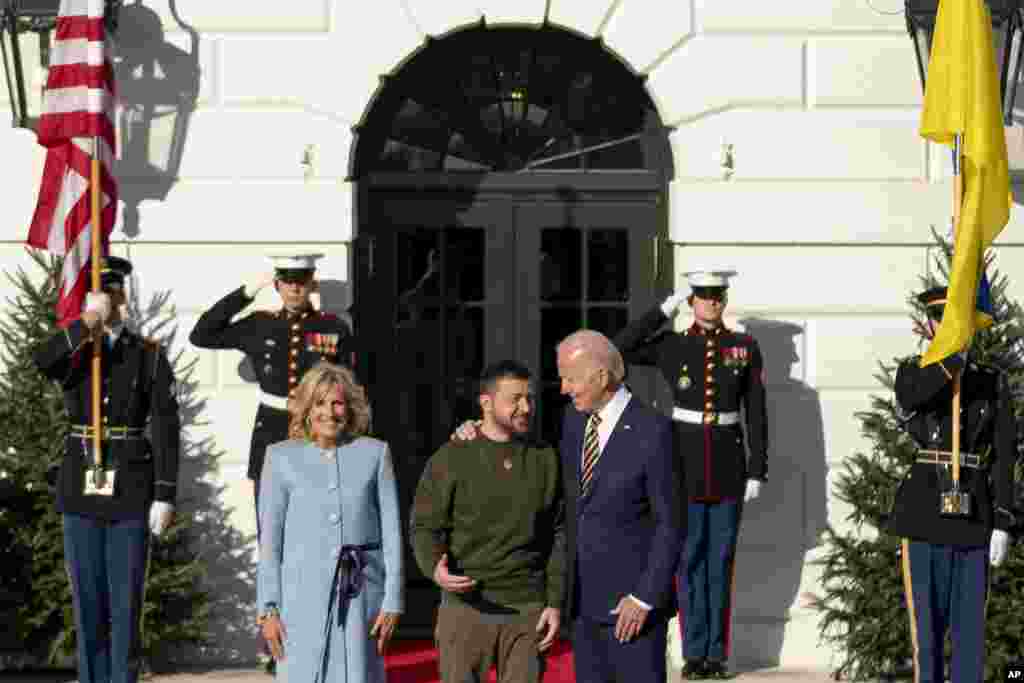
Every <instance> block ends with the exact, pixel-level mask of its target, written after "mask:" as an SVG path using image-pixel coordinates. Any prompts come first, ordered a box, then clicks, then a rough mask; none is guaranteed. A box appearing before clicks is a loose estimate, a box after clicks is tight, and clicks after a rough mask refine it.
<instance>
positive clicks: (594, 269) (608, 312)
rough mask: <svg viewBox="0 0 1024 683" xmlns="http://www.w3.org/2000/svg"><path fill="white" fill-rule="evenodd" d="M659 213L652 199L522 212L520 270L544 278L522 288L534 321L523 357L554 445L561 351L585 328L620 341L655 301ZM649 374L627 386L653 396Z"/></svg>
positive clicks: (542, 426)
mask: <svg viewBox="0 0 1024 683" xmlns="http://www.w3.org/2000/svg"><path fill="white" fill-rule="evenodd" d="M658 215H659V213H658V210H657V207H656V206H655V205H654V203H653V202H651V203H649V204H647V203H643V204H641V203H638V204H616V205H609V206H588V205H585V206H580V205H579V204H575V203H574V204H567V205H562V206H560V205H557V204H555V205H552V206H548V207H540V206H530V207H520V208H519V210H518V211H517V212H516V230H517V239H516V242H517V251H518V253H519V259H520V262H521V264H522V265H521V266H520V268H521V269H522V270H526V269H530V268H533V269H535V271H536V276H537V285H536V286H535V287H532V288H530V287H527V288H525V289H521V295H522V296H523V297H524V301H523V303H522V304H521V306H520V308H521V309H522V313H521V315H523V316H524V322H527V323H528V322H529V321H530V320H531V318H532V319H533V320H535V324H534V325H527V326H526V327H527V330H528V332H526V333H524V345H523V351H522V353H523V356H522V358H523V360H524V361H525V362H527V363H528V364H530V365H531V367H532V368H534V369H536V370H537V371H538V375H539V381H538V386H537V394H538V405H537V411H538V415H537V420H536V423H537V428H538V429H539V431H540V435H541V436H542V438H544V439H545V440H546V441H548V442H549V443H557V442H558V438H559V436H560V431H561V420H562V414H563V412H564V409H565V403H566V399H565V398H564V397H563V396H562V395H561V391H560V383H559V379H558V368H557V363H556V354H555V347H556V345H557V344H558V342H560V341H561V340H562V339H564V338H565V337H566V336H567V335H569V334H571V333H572V332H575V331H576V330H578V329H581V328H588V329H594V330H598V331H600V332H602V333H604V334H605V335H607V336H608V337H614V336H615V334H616V333H618V331H619V330H621V329H622V328H623V327H625V325H626V324H627V322H628V321H629V320H630V319H632V318H633V317H634V316H637V315H640V314H641V313H642V312H643V311H645V310H646V309H647V308H648V307H650V306H651V305H652V304H653V302H654V300H655V296H654V294H655V292H654V290H655V281H654V276H655V274H656V268H655V265H654V257H655V253H654V250H653V248H652V245H653V239H652V238H653V236H654V235H656V234H657V230H658V226H659V223H658V220H657V216H658ZM533 264H536V265H533ZM643 374H644V372H643V371H642V370H638V371H636V372H635V373H633V372H632V371H631V376H630V378H629V380H628V381H629V383H630V387H631V388H633V389H634V391H635V392H636V393H637V394H638V395H641V396H644V397H645V398H646V396H647V394H648V393H649V391H648V389H647V387H646V383H647V380H644V379H643V378H642V377H641V375H643ZM634 375H635V376H634ZM637 380H641V381H637ZM634 384H636V385H637V387H636V388H634Z"/></svg>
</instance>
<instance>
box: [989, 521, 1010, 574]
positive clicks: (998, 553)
mask: <svg viewBox="0 0 1024 683" xmlns="http://www.w3.org/2000/svg"><path fill="white" fill-rule="evenodd" d="M1009 546H1010V534H1008V533H1006V532H1005V531H1003V530H1002V529H993V530H992V541H991V543H989V547H988V561H989V563H990V564H991V565H992V566H993V567H998V566H999V565H1001V564H1002V563H1003V560H1005V559H1006V551H1007V550H1008V549H1009Z"/></svg>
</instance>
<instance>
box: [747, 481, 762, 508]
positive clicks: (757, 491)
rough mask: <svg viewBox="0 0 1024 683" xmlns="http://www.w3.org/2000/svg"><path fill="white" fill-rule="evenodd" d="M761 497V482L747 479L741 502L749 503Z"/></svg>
mask: <svg viewBox="0 0 1024 683" xmlns="http://www.w3.org/2000/svg"><path fill="white" fill-rule="evenodd" d="M760 495H761V480H760V479H747V490H746V492H745V493H744V494H743V502H744V503H749V502H750V501H752V500H754V499H755V498H757V497H758V496H760Z"/></svg>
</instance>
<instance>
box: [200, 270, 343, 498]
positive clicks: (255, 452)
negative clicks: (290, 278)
mask: <svg viewBox="0 0 1024 683" xmlns="http://www.w3.org/2000/svg"><path fill="white" fill-rule="evenodd" d="M250 303H252V299H250V298H249V297H247V296H246V295H245V288H244V287H239V288H238V289H236V290H235V291H233V292H231V293H230V294H228V295H227V296H225V297H224V298H223V299H221V300H220V301H218V302H217V303H215V304H214V305H213V307H212V308H211V309H210V310H208V311H206V312H205V313H203V315H202V316H200V318H199V321H198V322H197V323H196V326H195V328H194V329H193V330H192V333H191V334H190V335H189V338H188V339H189V341H190V342H191V343H192V344H193V345H194V346H198V347H200V348H204V349H235V350H237V351H241V352H242V353H244V354H245V355H246V356H247V357H248V358H249V361H250V362H251V363H252V367H253V370H254V371H255V373H256V378H257V380H258V381H259V384H260V389H262V390H263V392H264V393H267V394H270V395H272V396H277V397H279V398H280V399H281V400H286V399H287V398H288V397H289V396H291V395H293V394H294V393H295V388H296V387H297V386H298V384H299V382H300V381H302V376H303V375H304V374H305V373H306V371H307V370H309V369H310V368H311V367H313V366H314V365H315V364H316V363H317V362H318V361H320V360H327V361H330V362H332V363H338V364H341V365H347V366H349V367H351V365H352V363H353V360H354V358H353V350H354V347H353V343H352V341H353V340H352V335H351V333H350V332H349V328H348V325H346V324H345V321H344V320H342V319H340V318H338V317H337V316H335V315H332V314H330V313H323V312H321V311H316V310H314V309H312V308H310V309H307V310H306V311H303V312H302V313H297V314H294V315H289V314H288V312H287V311H286V310H284V309H282V310H281V311H277V312H270V311H255V312H253V313H250V314H249V315H247V316H245V317H243V318H241V319H240V320H238V321H236V322H231V319H232V318H233V317H234V316H236V315H238V314H239V313H241V312H242V310H243V309H244V308H245V307H246V306H248V305H249V304H250ZM324 335H329V336H324ZM287 438H288V414H287V413H286V412H285V411H284V410H280V409H277V408H273V407H271V406H268V405H266V404H265V403H262V402H261V403H260V406H259V409H258V410H257V413H256V423H255V425H254V427H253V432H252V443H251V446H250V450H249V470H248V476H249V478H250V479H253V480H255V481H259V478H260V472H261V471H262V469H263V456H264V453H265V452H266V449H267V446H269V445H270V444H272V443H276V442H278V441H284V440H285V439H287Z"/></svg>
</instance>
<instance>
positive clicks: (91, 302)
mask: <svg viewBox="0 0 1024 683" xmlns="http://www.w3.org/2000/svg"><path fill="white" fill-rule="evenodd" d="M85 312H86V313H95V314H96V315H98V316H99V319H100V322H101V323H106V322H107V320H108V319H109V318H110V295H109V294H107V293H106V292H89V293H88V294H86V295H85Z"/></svg>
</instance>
